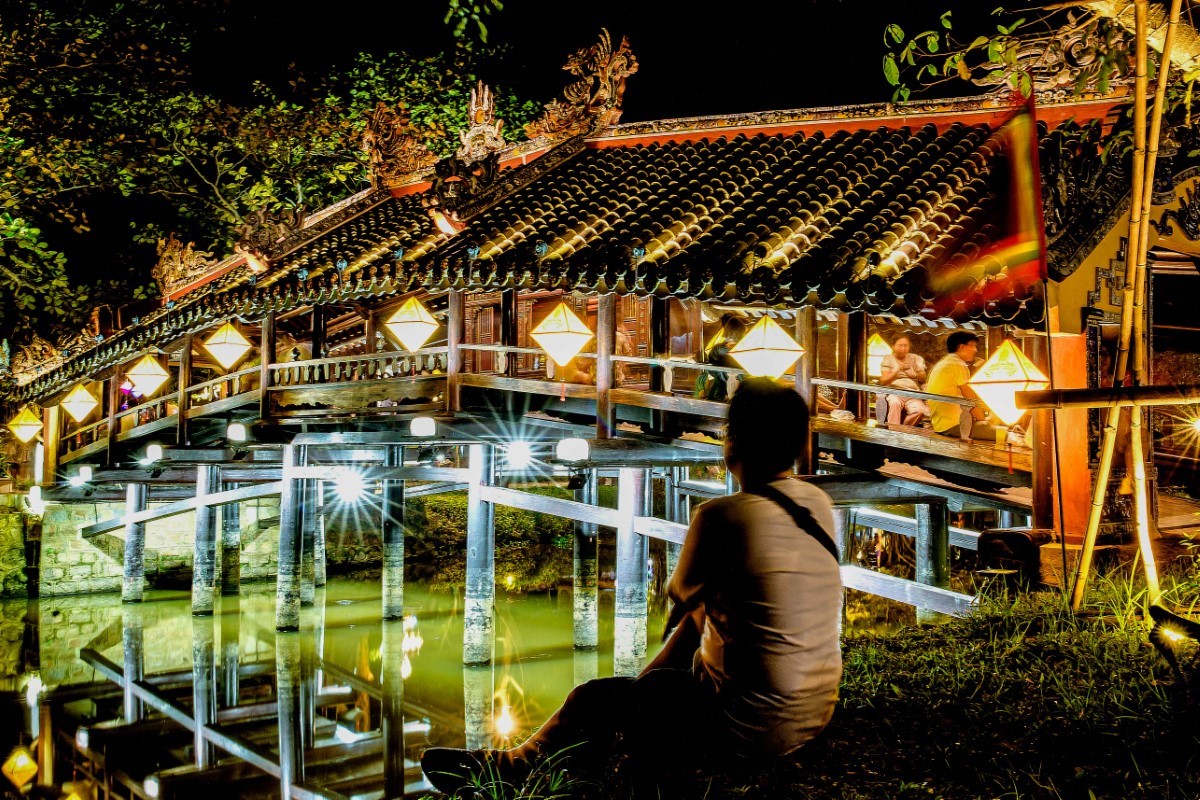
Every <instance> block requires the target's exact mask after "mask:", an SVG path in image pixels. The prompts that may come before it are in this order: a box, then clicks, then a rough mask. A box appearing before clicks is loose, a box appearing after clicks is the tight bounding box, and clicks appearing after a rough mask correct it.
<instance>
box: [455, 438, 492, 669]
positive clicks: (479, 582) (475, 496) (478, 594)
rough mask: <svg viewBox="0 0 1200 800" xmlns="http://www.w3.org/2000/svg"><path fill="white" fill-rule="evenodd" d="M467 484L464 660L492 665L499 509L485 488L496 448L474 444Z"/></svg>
mask: <svg viewBox="0 0 1200 800" xmlns="http://www.w3.org/2000/svg"><path fill="white" fill-rule="evenodd" d="M469 453H470V455H469V459H470V460H469V463H468V471H469V477H468V483H467V586H466V602H465V603H464V607H463V663H464V664H489V663H491V661H492V650H493V647H494V644H495V626H496V621H495V614H496V530H495V511H494V509H493V508H492V504H491V503H488V502H485V501H484V499H483V492H482V490H483V487H484V486H490V485H491V484H492V481H493V480H494V476H495V450H494V448H493V447H492V446H491V445H482V444H473V445H471V446H470V450H469Z"/></svg>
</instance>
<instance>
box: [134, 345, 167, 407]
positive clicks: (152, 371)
mask: <svg viewBox="0 0 1200 800" xmlns="http://www.w3.org/2000/svg"><path fill="white" fill-rule="evenodd" d="M125 377H126V378H128V379H129V381H128V382H129V383H130V384H131V385H130V390H131V391H130V394H133V393H134V392H136V393H138V394H140V395H142V396H144V397H153V396H154V393H155V392H157V391H158V390H159V389H161V388H162V385H163V384H164V383H166V382H167V381H168V380H169V379H170V377H171V375H170V373H168V372H167V371H166V370H165V369H163V368H162V364H159V363H158V359H156V358H155V357H154V356H151V355H145V356H142V360H141V361H139V362H138V363H136V364H134V365H133V369H131V370H129V372H126V373H125Z"/></svg>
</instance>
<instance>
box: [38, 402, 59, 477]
mask: <svg viewBox="0 0 1200 800" xmlns="http://www.w3.org/2000/svg"><path fill="white" fill-rule="evenodd" d="M61 441H62V406H60V405H52V406H47V407H46V408H43V409H42V474H41V475H38V476H36V480H37V481H38V483H40V484H41V485H42V486H53V485H54V482H55V481H56V480H57V479H58V448H59V443H60V442H61Z"/></svg>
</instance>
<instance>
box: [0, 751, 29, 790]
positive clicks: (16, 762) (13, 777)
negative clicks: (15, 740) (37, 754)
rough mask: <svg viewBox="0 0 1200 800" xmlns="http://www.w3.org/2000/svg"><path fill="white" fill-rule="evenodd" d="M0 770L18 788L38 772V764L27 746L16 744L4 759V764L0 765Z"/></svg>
mask: <svg viewBox="0 0 1200 800" xmlns="http://www.w3.org/2000/svg"><path fill="white" fill-rule="evenodd" d="M0 772H3V773H4V777H6V778H8V779H9V780H10V781H12V785H13V786H15V787H17V788H18V789H20V788H21V787H22V786H24V785H25V784H27V783H29V782H30V781H31V780H33V779H34V777H35V776H36V775H37V772H38V765H37V761H35V760H34V758H33V753H31V752H29V748H28V747H26V746H25V745H17V747H15V748H13V751H12V753H10V754H9V756H8V758H7V759H5V761H4V766H2V767H0Z"/></svg>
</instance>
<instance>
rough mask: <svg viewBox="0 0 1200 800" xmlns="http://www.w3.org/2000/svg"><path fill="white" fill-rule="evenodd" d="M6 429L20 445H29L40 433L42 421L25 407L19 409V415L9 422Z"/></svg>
mask: <svg viewBox="0 0 1200 800" xmlns="http://www.w3.org/2000/svg"><path fill="white" fill-rule="evenodd" d="M8 429H9V430H10V431H12V432H13V434H14V435H15V436H16V437H17V438H18V439H20V440H21V443H22V444H29V441H30V440H31V439H32V438H33V437H35V436H37V435H38V433H39V432H41V430H42V421H41V420H40V419H38V417H37V415H36V414H34V413H33V412H32V411H30V410H29V406H25V408H23V409H21V413H20V414H17V415H16V416H15V417H13V418H12V419H11V420H10V421H9V423H8Z"/></svg>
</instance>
